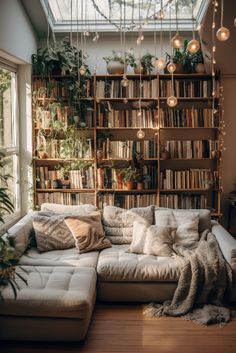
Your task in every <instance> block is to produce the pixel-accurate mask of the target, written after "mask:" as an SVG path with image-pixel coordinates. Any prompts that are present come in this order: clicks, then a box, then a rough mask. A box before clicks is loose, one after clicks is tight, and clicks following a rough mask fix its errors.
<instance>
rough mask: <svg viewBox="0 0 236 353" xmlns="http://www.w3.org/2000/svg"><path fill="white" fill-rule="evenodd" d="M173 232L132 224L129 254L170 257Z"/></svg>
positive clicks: (166, 229)
mask: <svg viewBox="0 0 236 353" xmlns="http://www.w3.org/2000/svg"><path fill="white" fill-rule="evenodd" d="M173 236H174V230H173V229H171V228H169V227H162V226H156V225H151V226H150V225H148V224H147V223H143V222H134V228H133V240H132V243H131V244H130V252H133V253H137V254H146V255H156V256H171V253H172V243H173Z"/></svg>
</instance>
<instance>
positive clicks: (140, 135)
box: [137, 129, 145, 139]
mask: <svg viewBox="0 0 236 353" xmlns="http://www.w3.org/2000/svg"><path fill="white" fill-rule="evenodd" d="M144 136H145V132H144V131H143V130H142V129H139V130H138V132H137V137H138V138H139V139H143V138H144Z"/></svg>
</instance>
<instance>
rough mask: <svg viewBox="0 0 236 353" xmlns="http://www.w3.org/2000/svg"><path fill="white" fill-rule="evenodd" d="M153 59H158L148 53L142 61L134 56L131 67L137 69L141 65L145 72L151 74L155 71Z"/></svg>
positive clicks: (142, 57)
mask: <svg viewBox="0 0 236 353" xmlns="http://www.w3.org/2000/svg"><path fill="white" fill-rule="evenodd" d="M153 59H156V57H155V56H154V55H152V54H150V53H148V52H147V53H146V54H144V55H143V56H141V58H140V60H139V59H137V58H135V57H134V56H133V59H132V60H131V61H130V66H132V67H134V68H135V67H137V66H138V65H140V64H141V66H142V68H143V70H144V71H146V72H148V73H149V74H150V73H151V71H152V70H153V69H154V66H153V64H152V61H153Z"/></svg>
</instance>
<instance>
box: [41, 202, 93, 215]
mask: <svg viewBox="0 0 236 353" xmlns="http://www.w3.org/2000/svg"><path fill="white" fill-rule="evenodd" d="M96 210H97V207H96V206H94V205H90V204H84V205H59V204H57V203H43V204H42V205H41V211H44V212H54V213H60V214H65V213H73V214H77V213H78V214H84V215H86V214H88V213H91V212H94V211H96Z"/></svg>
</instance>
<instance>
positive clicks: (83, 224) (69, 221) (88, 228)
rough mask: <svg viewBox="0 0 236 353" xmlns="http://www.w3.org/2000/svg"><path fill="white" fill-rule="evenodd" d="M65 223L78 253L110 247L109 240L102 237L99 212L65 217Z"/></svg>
mask: <svg viewBox="0 0 236 353" xmlns="http://www.w3.org/2000/svg"><path fill="white" fill-rule="evenodd" d="M65 223H66V225H67V227H68V228H69V229H70V231H71V233H72V235H73V237H74V239H75V246H76V247H77V248H78V249H79V252H80V253H84V252H88V251H93V250H102V249H105V248H109V247H111V243H110V241H109V240H108V239H105V237H104V231H103V227H102V222H101V213H100V212H98V211H96V212H93V213H90V214H89V215H88V216H73V217H66V218H65Z"/></svg>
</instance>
